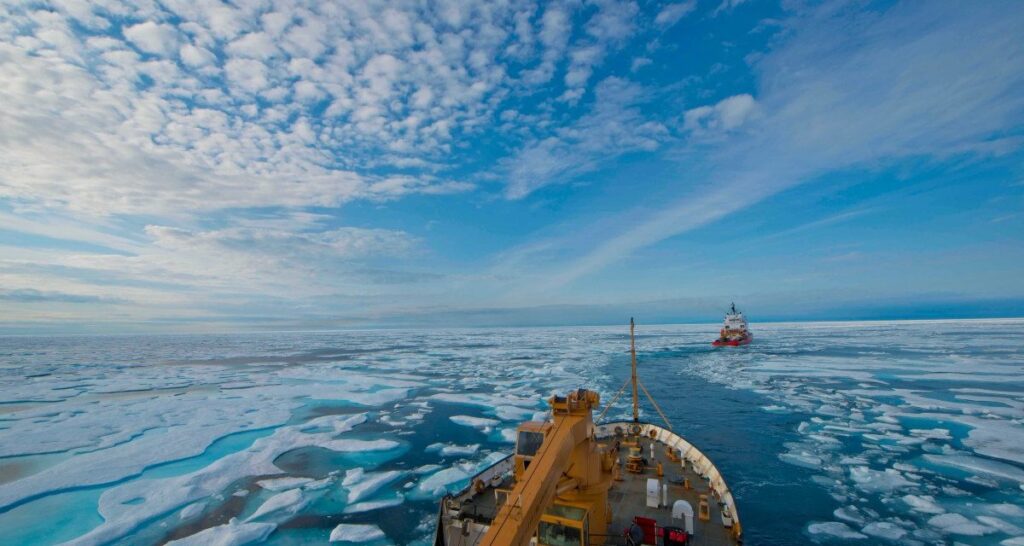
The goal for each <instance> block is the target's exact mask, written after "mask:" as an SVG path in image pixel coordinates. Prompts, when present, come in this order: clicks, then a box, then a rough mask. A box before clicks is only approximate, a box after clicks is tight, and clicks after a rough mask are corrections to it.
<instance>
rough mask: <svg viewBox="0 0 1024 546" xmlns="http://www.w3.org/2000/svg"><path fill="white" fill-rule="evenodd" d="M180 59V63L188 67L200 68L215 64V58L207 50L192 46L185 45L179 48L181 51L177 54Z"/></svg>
mask: <svg viewBox="0 0 1024 546" xmlns="http://www.w3.org/2000/svg"><path fill="white" fill-rule="evenodd" d="M178 55H179V56H180V57H181V61H182V62H183V63H185V64H186V65H188V66H193V67H202V66H207V65H211V64H213V63H215V62H216V61H217V57H215V56H214V55H213V53H210V51H209V50H207V49H204V48H201V47H196V46H194V45H192V44H185V45H183V46H181V51H180V52H179V54H178Z"/></svg>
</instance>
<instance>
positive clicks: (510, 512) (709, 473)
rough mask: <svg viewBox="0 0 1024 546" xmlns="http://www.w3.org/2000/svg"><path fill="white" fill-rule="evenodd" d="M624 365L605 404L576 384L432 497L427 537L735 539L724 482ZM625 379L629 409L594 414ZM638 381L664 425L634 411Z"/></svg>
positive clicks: (694, 544) (569, 541) (541, 541)
mask: <svg viewBox="0 0 1024 546" xmlns="http://www.w3.org/2000/svg"><path fill="white" fill-rule="evenodd" d="M630 351H631V355H632V358H631V361H632V374H631V376H630V378H629V379H627V380H626V382H625V384H623V386H622V388H621V389H619V392H618V393H617V394H616V395H615V396H614V397H613V398H612V400H611V401H610V402H609V403H608V404H607V405H606V406H605V408H604V410H603V411H602V412H601V414H600V415H599V416H598V418H597V422H596V423H595V421H594V419H593V411H594V410H596V409H599V406H600V401H601V400H600V396H599V395H598V393H596V392H593V391H588V390H584V389H580V390H577V391H574V392H570V393H568V394H567V395H566V396H554V397H552V398H550V399H549V400H548V404H549V406H550V408H551V418H550V420H548V421H543V422H541V421H530V422H525V423H522V424H521V425H520V426H519V427H518V429H517V431H516V446H515V452H514V453H513V454H512V455H509V456H508V457H507V458H505V459H503V460H501V461H499V462H498V463H496V464H495V465H493V466H491V467H490V468H488V469H486V470H484V471H482V472H480V473H479V474H478V475H476V476H475V477H474V478H473V480H472V481H471V482H470V484H469V485H468V486H467V487H466V488H465V489H463V490H462V491H460V492H459V493H457V494H455V495H446V496H445V497H444V498H443V499H442V500H441V504H440V512H439V514H438V522H437V534H436V537H435V546H476V545H487V546H526V545H528V544H537V545H539V546H589V545H602V544H608V545H640V544H650V545H665V546H679V545H691V546H698V545H714V546H717V545H735V544H740V543H741V542H742V540H741V536H742V531H741V526H740V520H739V515H738V512H737V510H736V503H735V501H734V500H733V497H732V493H731V491H730V490H729V487H728V486H727V485H726V484H725V480H724V478H723V477H722V475H721V473H720V472H719V471H718V469H717V468H715V465H714V464H713V463H712V462H711V460H710V459H708V457H707V456H705V455H704V453H702V452H701V451H700V450H699V449H697V448H696V447H695V446H693V445H692V444H691V443H690V442H688V441H687V440H685V439H684V438H683V437H682V436H679V435H678V434H676V433H674V432H672V430H671V429H672V426H671V424H670V423H669V422H668V419H667V418H666V417H665V415H664V413H663V412H662V411H661V409H660V408H659V407H658V406H657V404H656V403H655V402H654V400H653V399H652V398H650V393H648V392H647V389H646V388H645V387H644V386H643V384H642V383H641V382H640V381H639V379H638V377H637V368H636V345H635V342H634V338H633V321H632V319H631V320H630ZM628 386H632V394H633V419H632V420H631V421H613V422H607V423H601V422H600V421H601V418H602V417H603V416H604V414H605V413H607V411H608V410H609V408H611V407H612V406H613V405H614V404H615V401H616V400H617V399H618V398H619V396H620V395H622V393H623V392H624V391H625V389H626V387H628ZM640 391H643V393H644V394H645V395H647V397H648V399H650V402H651V404H652V405H653V406H654V408H655V409H656V410H657V412H658V414H659V415H660V416H661V417H662V419H663V420H664V421H665V424H666V426H667V428H666V427H662V426H659V425H655V424H651V423H645V422H642V421H641V420H640V406H639V402H640V400H639V392H640Z"/></svg>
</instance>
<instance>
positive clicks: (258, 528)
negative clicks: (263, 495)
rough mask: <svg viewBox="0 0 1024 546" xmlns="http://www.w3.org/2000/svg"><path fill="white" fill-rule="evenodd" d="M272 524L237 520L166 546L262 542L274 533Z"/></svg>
mask: <svg viewBox="0 0 1024 546" xmlns="http://www.w3.org/2000/svg"><path fill="white" fill-rule="evenodd" d="M276 528H277V525H275V524H273V523H239V522H238V520H237V519H235V518H231V521H230V522H228V523H227V524H225V525H218V526H216V527H210V528H209V529H204V530H202V531H199V532H198V533H196V534H194V535H191V536H188V537H185V538H181V539H178V540H174V541H171V542H168V543H167V544H168V546H236V545H239V544H253V543H256V542H263V541H264V540H266V539H267V537H268V536H270V533H273V532H274V529H276Z"/></svg>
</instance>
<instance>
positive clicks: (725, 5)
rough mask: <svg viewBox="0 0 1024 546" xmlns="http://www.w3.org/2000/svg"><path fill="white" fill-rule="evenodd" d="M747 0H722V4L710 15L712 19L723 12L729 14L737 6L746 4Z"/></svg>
mask: <svg viewBox="0 0 1024 546" xmlns="http://www.w3.org/2000/svg"><path fill="white" fill-rule="evenodd" d="M746 3H747V0H722V3H721V4H719V5H718V7H717V8H715V11H714V12H713V13H712V14H711V16H712V17H716V16H718V15H719V14H721V13H723V12H729V11H732V10H734V9H736V7H737V6H740V5H742V4H746Z"/></svg>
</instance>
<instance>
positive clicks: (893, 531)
mask: <svg viewBox="0 0 1024 546" xmlns="http://www.w3.org/2000/svg"><path fill="white" fill-rule="evenodd" d="M861 532H863V533H864V534H865V535H871V536H873V537H878V538H884V539H885V540H893V541H895V540H899V539H901V538H903V535H905V534H907V531H906V530H904V529H902V528H901V527H900V526H899V525H896V524H895V523H890V522H888V521H875V522H872V523H869V524H867V525H865V526H864V528H863V529H861Z"/></svg>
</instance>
